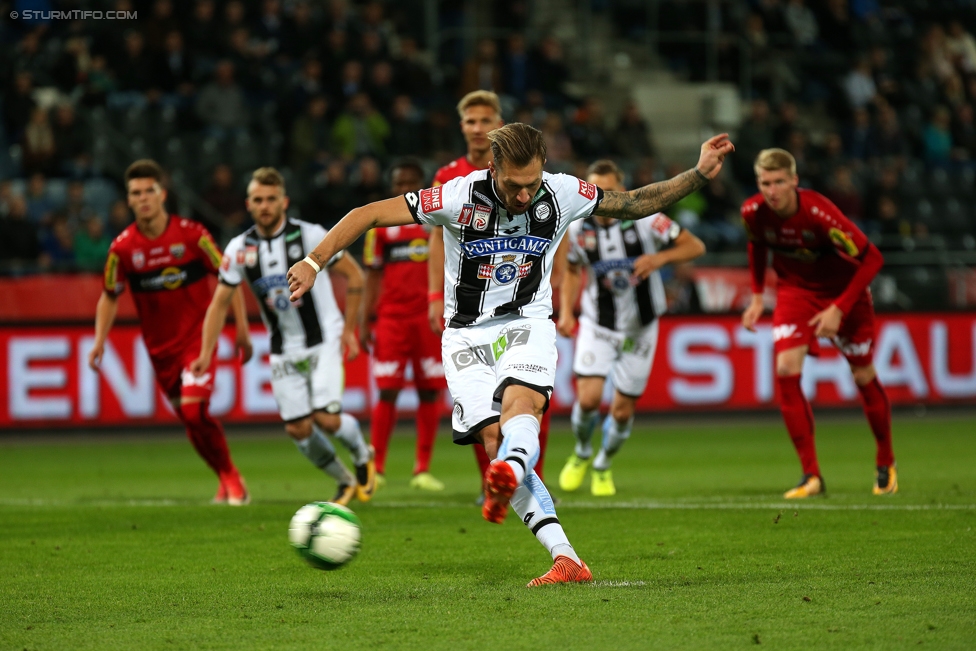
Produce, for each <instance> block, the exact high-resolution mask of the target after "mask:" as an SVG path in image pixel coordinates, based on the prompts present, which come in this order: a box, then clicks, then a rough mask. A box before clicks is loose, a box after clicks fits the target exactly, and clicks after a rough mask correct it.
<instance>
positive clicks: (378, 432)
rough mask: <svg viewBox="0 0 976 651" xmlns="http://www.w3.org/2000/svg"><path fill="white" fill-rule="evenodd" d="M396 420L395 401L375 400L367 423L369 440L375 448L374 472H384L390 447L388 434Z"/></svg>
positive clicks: (391, 431) (390, 432)
mask: <svg viewBox="0 0 976 651" xmlns="http://www.w3.org/2000/svg"><path fill="white" fill-rule="evenodd" d="M395 421H396V403H395V402H387V401H386V400H377V401H376V404H375V405H373V418H372V421H371V422H370V425H369V442H370V443H371V444H372V445H373V449H375V450H376V459H375V460H376V472H378V473H380V474H381V475H383V474H386V453H387V450H389V448H390V434H392V433H393V425H394V423H395Z"/></svg>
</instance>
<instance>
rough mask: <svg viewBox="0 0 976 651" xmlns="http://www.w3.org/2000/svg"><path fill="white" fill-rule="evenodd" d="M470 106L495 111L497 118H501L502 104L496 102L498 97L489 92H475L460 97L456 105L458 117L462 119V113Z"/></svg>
mask: <svg viewBox="0 0 976 651" xmlns="http://www.w3.org/2000/svg"><path fill="white" fill-rule="evenodd" d="M472 106H487V107H489V108H491V109H492V110H493V111H495V113H496V114H497V115H498V117H501V116H502V103H501V102H500V101H498V95H496V94H495V93H493V92H491V91H490V90H475V91H471V92H470V93H468V94H467V95H465V96H464V97H462V98H461V101H460V102H458V105H457V111H458V115H460V116H461V118H464V112H465V111H466V110H468V109H469V108H471V107H472Z"/></svg>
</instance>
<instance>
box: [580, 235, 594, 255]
mask: <svg viewBox="0 0 976 651" xmlns="http://www.w3.org/2000/svg"><path fill="white" fill-rule="evenodd" d="M581 239H582V241H581V242H580V246H582V247H583V248H584V249H586V250H587V251H595V250H596V233H594V232H593V231H586V232H585V233H583V237H582V238H581Z"/></svg>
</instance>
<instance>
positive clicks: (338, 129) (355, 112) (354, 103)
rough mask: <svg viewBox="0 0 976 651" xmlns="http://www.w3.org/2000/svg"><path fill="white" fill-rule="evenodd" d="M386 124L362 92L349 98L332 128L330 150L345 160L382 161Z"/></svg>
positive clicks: (387, 132)
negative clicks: (358, 157)
mask: <svg viewBox="0 0 976 651" xmlns="http://www.w3.org/2000/svg"><path fill="white" fill-rule="evenodd" d="M389 135H390V124H389V123H388V122H387V121H386V118H384V117H383V116H382V115H381V114H380V112H379V111H377V110H376V109H374V108H373V105H372V104H371V103H370V101H369V96H368V95H367V94H366V93H357V94H355V95H353V96H352V98H351V99H350V100H349V103H348V104H347V105H346V110H345V111H343V113H342V114H341V115H340V116H339V118H338V119H337V120H336V121H335V125H334V126H333V127H332V143H333V150H334V151H335V152H336V153H338V154H340V155H341V156H342V157H343V158H346V159H347V160H350V159H353V158H356V157H357V156H375V157H377V158H379V159H380V160H383V159H385V158H386V139H387V138H388V137H389Z"/></svg>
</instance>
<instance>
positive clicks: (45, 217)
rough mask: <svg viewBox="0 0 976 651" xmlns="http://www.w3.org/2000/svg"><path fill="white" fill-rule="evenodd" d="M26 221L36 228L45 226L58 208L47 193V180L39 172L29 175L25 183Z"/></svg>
mask: <svg viewBox="0 0 976 651" xmlns="http://www.w3.org/2000/svg"><path fill="white" fill-rule="evenodd" d="M24 198H25V199H26V200H27V221H29V222H30V223H32V224H34V225H36V226H45V227H46V226H47V225H48V224H50V223H51V217H52V215H53V214H54V211H55V210H57V208H58V206H57V204H56V203H55V201H54V200H53V199H52V198H51V194H50V192H48V187H47V179H45V178H44V175H43V174H41V173H40V172H35V173H34V174H31V177H30V179H28V181H27V193H26V196H25V197H24Z"/></svg>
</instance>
